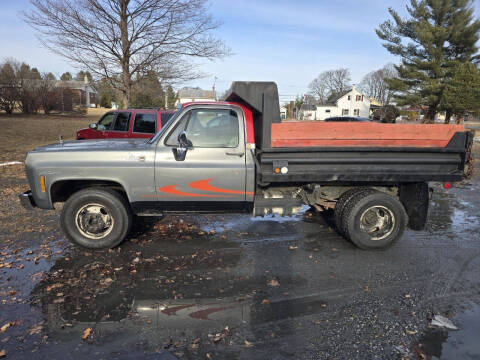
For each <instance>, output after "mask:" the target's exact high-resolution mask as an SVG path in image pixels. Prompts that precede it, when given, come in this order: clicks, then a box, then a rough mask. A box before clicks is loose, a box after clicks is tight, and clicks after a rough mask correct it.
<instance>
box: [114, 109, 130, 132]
mask: <svg viewBox="0 0 480 360" xmlns="http://www.w3.org/2000/svg"><path fill="white" fill-rule="evenodd" d="M129 122H130V113H124V112H121V113H118V114H117V118H116V120H115V125H114V126H113V130H115V131H128V125H129Z"/></svg>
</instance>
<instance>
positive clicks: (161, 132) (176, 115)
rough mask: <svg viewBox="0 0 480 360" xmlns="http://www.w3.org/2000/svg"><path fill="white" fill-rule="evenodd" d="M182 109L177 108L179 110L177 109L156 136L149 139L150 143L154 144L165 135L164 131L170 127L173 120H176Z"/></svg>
mask: <svg viewBox="0 0 480 360" xmlns="http://www.w3.org/2000/svg"><path fill="white" fill-rule="evenodd" d="M180 111H181V108H179V109H178V108H177V110H176V111H175V114H173V115H172V117H171V118H170V119H168V121H167V123H166V124H165V125H164V126H162V128H161V129H160V131H159V132H157V133H156V134H155V136H154V137H153V138H151V139H150V140H149V141H148V143H149V144H153V143H154V142H156V141H157V140H158V139H159V138H160V137H161V136H162V135H163V133H164V132H165V131H166V130H167V128H169V127H170V126H169V125H170V124H171V123H172V121H175V119H176V118H177V117H178V114H180Z"/></svg>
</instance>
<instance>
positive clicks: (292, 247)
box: [289, 245, 298, 250]
mask: <svg viewBox="0 0 480 360" xmlns="http://www.w3.org/2000/svg"><path fill="white" fill-rule="evenodd" d="M289 249H290V250H296V249H298V246H294V245H290V247H289Z"/></svg>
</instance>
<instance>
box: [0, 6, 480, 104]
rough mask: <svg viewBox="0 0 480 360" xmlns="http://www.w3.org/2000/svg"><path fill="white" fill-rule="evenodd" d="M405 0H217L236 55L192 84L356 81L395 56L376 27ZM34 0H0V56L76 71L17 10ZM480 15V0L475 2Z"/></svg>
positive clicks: (283, 85) (207, 66)
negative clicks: (325, 75) (345, 71)
mask: <svg viewBox="0 0 480 360" xmlns="http://www.w3.org/2000/svg"><path fill="white" fill-rule="evenodd" d="M406 4H407V1H404V0H390V1H386V0H368V1H363V0H343V1H337V0H288V1H287V0H238V1H232V0H211V1H210V12H211V13H212V15H213V16H214V17H215V19H217V20H220V21H222V22H223V25H222V26H221V27H220V28H219V29H218V30H217V31H216V35H217V36H218V37H220V38H221V39H222V40H224V42H225V43H226V45H227V46H228V47H230V49H231V50H232V53H233V55H232V56H230V57H228V58H226V59H224V60H219V61H215V62H205V63H202V64H201V70H202V71H203V72H204V73H206V74H208V75H209V76H208V77H206V78H204V79H201V80H197V81H194V82H192V83H189V84H186V85H190V86H200V87H202V88H204V89H210V88H211V87H212V85H213V81H214V77H215V76H216V77H217V78H218V79H217V90H218V91H219V92H223V91H224V90H225V89H227V88H228V87H229V85H230V83H231V82H232V81H234V80H269V81H271V80H273V81H276V82H277V84H278V87H279V92H280V95H281V101H285V100H289V99H291V98H294V97H295V95H297V94H298V95H302V94H304V93H305V92H306V91H307V87H308V84H309V83H310V81H311V80H312V79H313V78H315V77H316V76H317V75H318V74H319V73H321V72H322V71H324V70H329V69H333V68H338V67H346V68H349V69H350V71H351V73H352V80H353V82H354V83H358V82H360V80H361V79H362V77H363V76H364V75H365V74H367V73H368V72H370V71H372V70H375V69H378V68H380V67H382V66H383V65H384V64H386V63H388V62H397V61H398V59H396V58H395V57H393V56H391V55H390V54H389V53H388V52H387V51H386V50H385V49H384V48H383V47H382V45H381V42H380V40H379V39H378V37H377V36H376V34H375V31H374V30H375V28H376V27H378V25H379V24H380V23H382V22H383V21H385V20H386V19H388V18H389V14H388V7H389V6H391V7H393V8H394V9H396V10H397V11H399V12H400V13H401V14H405V5H406ZM29 7H30V4H29V2H28V0H0V39H1V46H0V60H3V59H4V58H7V57H12V58H15V59H17V60H19V61H25V62H26V63H28V64H30V65H31V66H34V67H37V68H38V69H39V70H40V71H51V72H53V73H54V74H56V75H58V76H59V75H61V74H62V73H63V72H65V71H71V72H76V71H77V70H76V69H75V68H74V67H73V65H72V64H69V63H68V62H67V61H66V60H63V59H62V58H60V57H58V56H57V55H54V54H51V53H50V52H48V51H47V50H46V49H44V48H43V47H42V46H41V44H40V42H39V41H38V40H37V39H36V37H35V33H34V30H32V29H31V28H30V27H29V26H28V25H26V24H25V23H24V22H23V21H22V20H21V19H20V18H19V16H18V13H19V11H20V10H22V9H27V8H29ZM475 7H476V8H475V13H476V16H477V17H480V1H478V0H476V1H475Z"/></svg>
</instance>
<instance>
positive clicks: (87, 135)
mask: <svg viewBox="0 0 480 360" xmlns="http://www.w3.org/2000/svg"><path fill="white" fill-rule="evenodd" d="M174 113H175V111H166V110H143V109H128V110H116V111H109V112H107V113H106V114H105V115H103V116H102V118H101V119H100V120H99V121H98V122H96V123H92V124H90V125H89V127H88V128H85V129H80V130H78V131H77V140H87V139H111V138H151V137H153V135H154V134H155V133H156V132H157V131H159V130H160V129H161V128H162V127H163V126H165V124H166V123H167V122H168V121H169V120H170V118H171V117H172V116H173V114H174Z"/></svg>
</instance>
